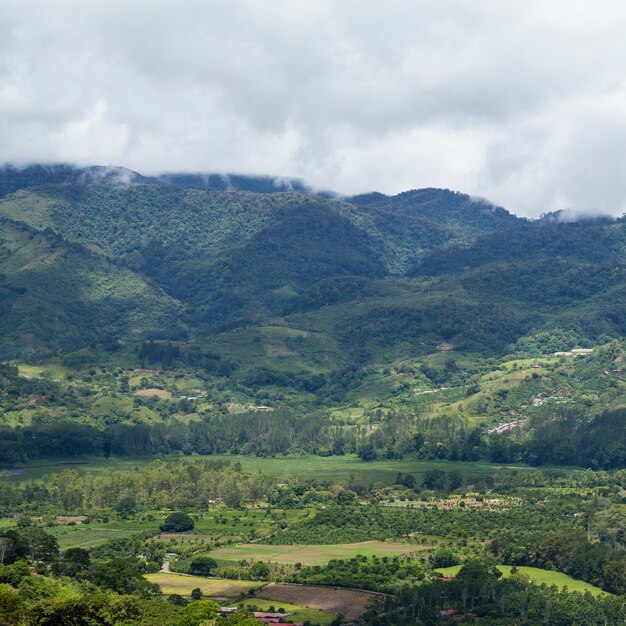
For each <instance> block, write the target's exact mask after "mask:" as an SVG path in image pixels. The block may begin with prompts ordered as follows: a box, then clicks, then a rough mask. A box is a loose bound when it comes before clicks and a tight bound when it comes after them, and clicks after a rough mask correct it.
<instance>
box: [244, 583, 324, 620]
mask: <svg viewBox="0 0 626 626" xmlns="http://www.w3.org/2000/svg"><path fill="white" fill-rule="evenodd" d="M261 591H262V590H261ZM239 606H242V607H245V608H247V609H250V610H252V611H269V612H274V611H276V612H280V609H283V610H284V611H285V612H286V613H293V615H290V616H289V617H286V618H285V621H286V622H310V623H311V624H319V626H327V625H328V624H330V623H331V622H332V621H333V619H335V615H334V614H333V613H329V612H328V611H321V610H320V609H312V608H309V607H305V606H302V605H298V604H291V603H290V602H276V601H275V600H265V599H263V598H256V597H255V598H253V599H252V600H245V601H244V602H240V603H239ZM272 607H273V610H271V609H272Z"/></svg>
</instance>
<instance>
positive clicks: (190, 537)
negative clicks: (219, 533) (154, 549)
mask: <svg viewBox="0 0 626 626" xmlns="http://www.w3.org/2000/svg"><path fill="white" fill-rule="evenodd" d="M171 539H182V540H187V541H210V540H211V539H215V536H213V535H193V534H190V533H161V534H160V535H156V536H155V537H152V540H153V541H170V540H171Z"/></svg>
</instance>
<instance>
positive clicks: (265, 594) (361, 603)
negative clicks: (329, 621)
mask: <svg viewBox="0 0 626 626" xmlns="http://www.w3.org/2000/svg"><path fill="white" fill-rule="evenodd" d="M258 595H259V597H262V598H268V599H269V600H277V601H280V602H290V603H292V604H298V605H301V606H307V607H309V608H312V609H319V610H320V611H328V612H329V613H343V614H344V615H345V616H346V617H347V618H348V619H358V618H359V617H360V616H361V615H362V614H363V613H364V612H365V609H366V607H367V605H368V603H369V602H371V600H372V599H373V598H374V597H375V594H372V593H366V592H364V591H352V590H351V589H335V588H332V587H310V586H308V585H286V584H281V583H269V584H268V585H266V586H265V587H263V589H262V590H261V591H260V592H258Z"/></svg>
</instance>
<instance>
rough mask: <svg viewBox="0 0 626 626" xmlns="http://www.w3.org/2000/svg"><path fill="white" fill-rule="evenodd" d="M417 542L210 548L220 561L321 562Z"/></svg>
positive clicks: (400, 549)
mask: <svg viewBox="0 0 626 626" xmlns="http://www.w3.org/2000/svg"><path fill="white" fill-rule="evenodd" d="M416 549H417V548H416V546H412V545H410V544H407V543H392V542H389V543H387V542H384V541H362V542H360V543H338V544H332V545H294V546H270V545H263V544H256V543H244V544H240V545H235V546H228V547H226V548H219V549H217V550H213V551H212V552H211V556H212V557H213V558H214V559H218V560H219V561H241V560H242V559H245V560H247V561H266V562H271V563H279V564H281V565H294V564H295V563H302V565H322V564H323V563H328V561H330V560H332V559H350V558H352V557H354V556H356V555H357V554H362V555H364V556H374V555H377V556H393V555H396V554H409V553H411V552H415V551H416Z"/></svg>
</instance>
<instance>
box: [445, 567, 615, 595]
mask: <svg viewBox="0 0 626 626" xmlns="http://www.w3.org/2000/svg"><path fill="white" fill-rule="evenodd" d="M461 567H462V566H461V565H453V566H452V567H442V568H439V569H437V570H435V571H437V572H439V573H440V574H442V575H443V576H456V575H457V574H458V573H459V570H460V569H461ZM498 569H499V570H500V572H502V575H503V577H504V578H507V577H509V576H511V570H512V569H513V573H514V574H515V573H517V574H521V575H522V576H528V578H530V580H532V581H533V582H534V583H536V584H537V585H548V586H551V585H556V586H557V587H558V588H559V589H563V588H564V587H567V589H568V590H569V591H578V592H580V593H586V592H589V593H590V594H592V595H594V596H597V595H600V594H603V593H606V592H604V591H602V589H598V588H597V587H594V586H593V585H590V584H589V583H586V582H583V581H582V580H575V579H574V578H572V577H571V576H568V575H567V574H563V573H561V572H554V571H550V570H545V569H539V568H538V567H525V566H523V565H520V566H519V567H517V566H514V565H513V566H511V565H498Z"/></svg>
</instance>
